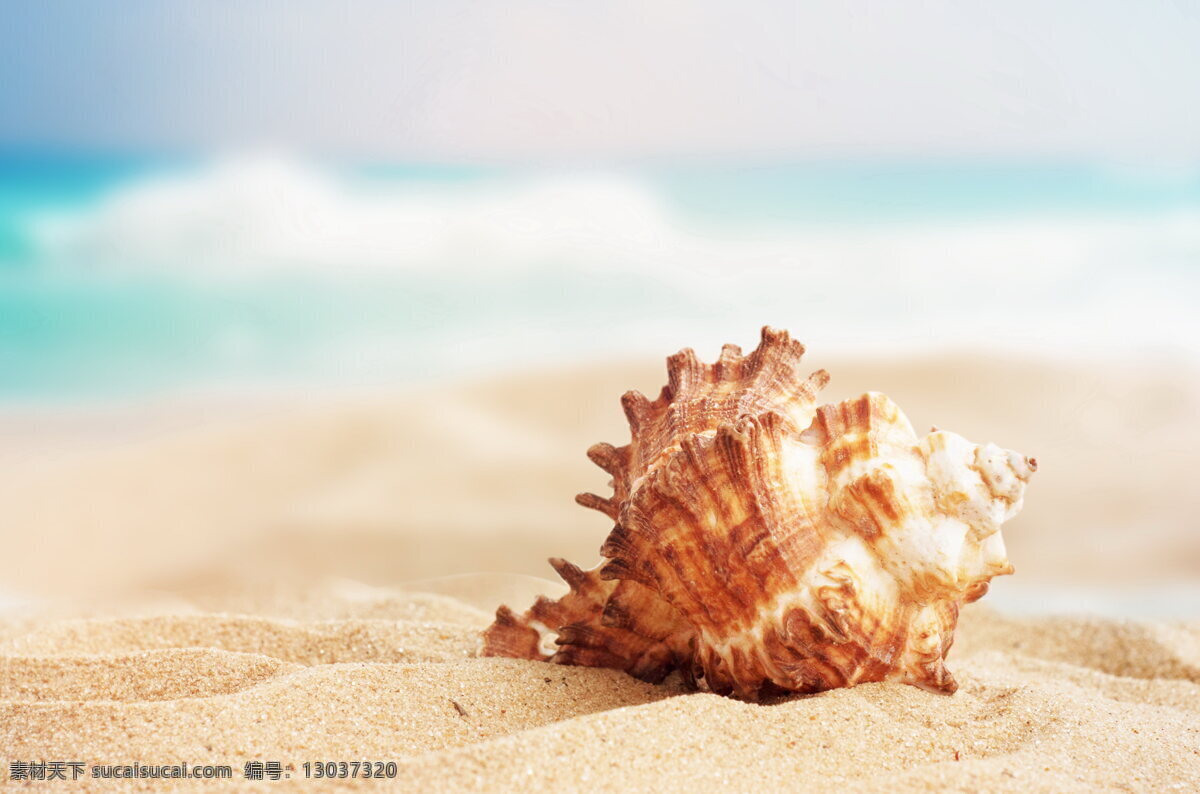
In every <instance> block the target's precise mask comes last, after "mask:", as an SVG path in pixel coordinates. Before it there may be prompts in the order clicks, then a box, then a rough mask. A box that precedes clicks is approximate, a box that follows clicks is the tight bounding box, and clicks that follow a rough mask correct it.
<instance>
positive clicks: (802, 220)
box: [0, 0, 1200, 615]
mask: <svg viewBox="0 0 1200 794" xmlns="http://www.w3.org/2000/svg"><path fill="white" fill-rule="evenodd" d="M2 13H3V17H4V24H3V25H0V52H2V53H3V55H2V56H0V440H2V443H0V466H3V472H4V473H3V477H2V478H0V516H3V519H2V520H0V524H3V525H4V526H3V529H0V533H2V538H3V543H4V546H5V549H6V553H5V554H4V555H0V557H3V560H2V561H0V593H3V594H7V595H6V597H8V598H10V599H12V600H21V599H24V598H29V597H33V596H34V595H41V594H52V595H58V594H91V593H99V592H108V591H111V590H121V589H127V588H151V589H161V590H170V591H172V592H184V591H186V592H187V594H188V595H189V596H190V597H197V598H198V597H200V596H199V595H198V594H202V593H203V592H209V591H212V590H215V589H221V588H224V587H227V586H230V585H229V584H228V583H229V582H231V581H234V580H236V581H237V582H239V583H240V585H239V586H246V583H247V582H248V581H254V580H261V581H268V580H272V579H273V578H275V579H278V578H286V577H288V576H308V577H315V576H332V575H336V576H342V577H349V578H351V579H353V580H355V581H364V582H372V583H394V582H398V581H402V580H405V579H413V578H422V577H432V576H441V575H445V574H458V573H466V572H468V571H477V570H496V571H523V572H528V573H532V574H542V575H545V574H548V569H547V568H546V567H545V565H544V562H543V560H544V558H545V556H546V555H547V554H551V553H554V554H562V555H564V556H575V557H577V558H579V561H580V562H582V563H585V564H588V563H590V562H591V561H592V560H593V559H594V558H595V555H596V548H597V547H598V546H599V543H600V541H601V540H602V538H603V536H604V534H605V532H606V531H607V526H606V525H605V524H604V522H602V521H600V520H599V519H598V518H597V517H595V516H590V515H587V514H586V511H583V510H581V509H580V508H577V507H575V506H574V505H573V504H572V503H571V495H572V494H573V493H574V492H576V491H583V490H597V489H600V490H603V481H604V477H603V475H602V474H600V473H599V472H598V471H597V470H595V469H593V468H592V467H590V464H588V463H587V461H586V460H585V459H584V457H583V452H584V450H585V449H586V447H587V446H588V445H589V444H590V443H592V442H594V441H598V440H602V439H606V440H610V441H614V442H622V441H623V440H624V439H625V438H626V433H627V430H626V429H625V428H624V426H623V420H622V419H621V416H620V410H619V407H618V402H617V400H618V397H619V395H620V394H621V392H623V391H624V390H626V389H628V388H635V387H636V388H640V389H642V390H644V391H646V392H650V393H656V392H657V389H658V388H659V387H660V386H661V384H662V382H663V381H664V378H665V372H664V369H663V367H662V363H661V362H662V357H663V356H665V355H666V354H669V353H672V352H674V351H675V350H678V349H679V348H681V347H684V346H691V347H694V348H695V349H696V350H697V352H698V353H699V354H700V356H701V357H702V358H704V359H707V360H712V359H714V358H715V357H716V354H717V352H718V350H719V348H720V345H721V344H722V343H724V342H736V343H740V344H742V345H743V347H745V348H747V349H749V348H751V347H753V345H754V344H755V343H756V341H757V335H758V329H759V327H760V326H762V325H763V324H768V323H769V324H771V325H774V326H778V327H783V328H787V329H789V330H790V331H791V332H792V334H793V335H794V336H796V337H797V338H799V339H801V340H803V341H804V342H805V343H806V345H807V346H808V348H809V350H810V356H811V358H812V361H813V367H814V369H815V368H816V367H818V366H825V367H827V368H829V369H830V370H831V371H832V373H833V376H834V381H833V384H832V385H831V387H830V389H829V391H828V392H827V396H828V397H829V398H830V399H840V398H843V397H847V396H851V395H853V394H855V393H858V392H861V391H863V390H866V389H877V390H882V391H886V392H888V393H889V394H891V395H892V396H893V397H894V398H896V399H897V401H898V402H899V403H900V404H901V406H903V407H905V408H906V410H908V412H909V415H910V416H911V417H912V418H913V421H914V423H915V424H916V425H917V426H918V427H920V428H921V429H924V427H927V426H928V425H930V424H934V423H936V424H937V425H938V426H939V427H945V428H948V429H952V430H956V431H959V432H962V433H963V434H964V435H967V436H968V437H970V438H971V439H972V440H975V441H980V442H982V441H988V440H992V441H995V442H997V443H1000V444H1002V445H1004V446H1007V447H1012V448H1015V449H1019V450H1020V451H1022V452H1025V453H1029V454H1036V455H1037V457H1038V459H1039V461H1040V462H1041V463H1042V471H1041V472H1039V475H1038V478H1037V479H1036V480H1035V482H1034V483H1033V485H1032V486H1031V488H1030V491H1029V495H1028V506H1027V509H1026V512H1025V513H1024V514H1023V515H1022V516H1021V518H1019V519H1018V520H1017V521H1015V522H1013V524H1012V525H1011V528H1010V529H1006V536H1007V537H1008V538H1009V546H1010V551H1011V557H1012V559H1013V560H1014V563H1015V565H1016V567H1017V570H1018V572H1019V575H1018V576H1017V577H1011V578H1010V580H1007V581H1004V582H998V583H997V584H996V591H995V595H994V596H993V597H991V598H989V601H994V602H995V603H996V604H998V605H1000V606H1002V607H1007V608H1010V609H1017V610H1022V609H1023V610H1101V611H1109V612H1116V613H1122V614H1153V615H1182V614H1190V615H1194V614H1196V611H1197V610H1198V609H1200V526H1198V525H1197V519H1196V516H1197V515H1200V501H1198V497H1197V495H1196V489H1195V488H1194V487H1192V486H1191V485H1190V476H1191V471H1192V470H1194V467H1195V465H1196V463H1197V456H1196V453H1195V450H1196V449H1197V442H1198V441H1200V418H1198V417H1200V412H1198V409H1200V396H1198V395H1200V391H1198V389H1197V385H1196V384H1197V379H1196V374H1195V373H1196V362H1197V358H1198V356H1200V318H1198V313H1197V312H1196V310H1195V306H1196V304H1197V300H1198V299H1200V289H1198V285H1200V270H1198V267H1200V101H1198V100H1197V97H1200V48H1197V47H1196V42H1197V41H1200V12H1198V11H1197V9H1196V8H1195V7H1194V6H1192V5H1190V4H1187V3H1178V2H1147V3H1139V4H1136V5H1134V4H1129V3H1110V2H1091V3H1083V2H1054V3H1034V2H1013V3H1006V4H1004V5H1003V7H998V6H996V5H995V4H990V3H983V2H973V1H972V2H965V3H964V2H956V3H950V2H933V3H920V4H911V3H890V2H887V3H873V4H870V5H868V6H861V7H854V6H846V5H844V4H835V3H802V4H798V3H774V2H751V3H739V4H726V3H709V2H702V3H678V2H643V3H625V2H616V3H603V4H590V5H580V4H574V3H562V2H525V1H524V0H516V1H515V2H509V3H504V4H483V3H476V2H458V1H457V0H450V1H449V2H439V3H392V2H368V1H367V0H356V1H355V2H347V3H339V4H327V3H316V2H297V1H296V0H293V1H292V2H287V3H284V2H249V3H232V2H203V3H202V2H168V3H163V2H139V1H134V2H126V3H120V4H115V3H103V2H95V1H94V0H88V1H85V2H70V3H68V2H57V1H54V0H51V1H49V2H42V3H36V4H24V5H9V6H6V8H5V9H4V11H3V12H2Z"/></svg>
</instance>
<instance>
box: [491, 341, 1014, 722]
mask: <svg viewBox="0 0 1200 794" xmlns="http://www.w3.org/2000/svg"><path fill="white" fill-rule="evenodd" d="M803 355H804V346H803V345H801V344H800V343H799V342H797V341H795V340H793V339H791V337H790V336H789V335H788V334H787V332H785V331H776V330H773V329H771V328H764V329H763V331H762V340H761V342H760V344H759V346H758V347H757V348H756V349H755V350H754V351H753V352H751V353H750V354H748V355H742V353H741V350H740V349H739V348H738V347H737V346H735V345H726V346H725V347H724V348H723V349H722V351H721V355H720V357H719V358H718V360H717V361H716V362H715V363H713V364H705V363H703V362H701V361H699V360H698V359H697V358H696V355H695V354H694V353H693V352H692V351H691V350H690V349H684V350H682V351H680V352H679V353H677V354H675V355H673V356H671V357H669V358H668V359H667V385H666V386H664V387H663V389H662V391H661V393H660V394H659V396H658V397H657V399H655V400H653V401H651V400H649V399H647V398H646V397H645V396H643V395H641V394H639V393H638V392H627V393H626V394H625V395H624V396H623V397H622V399H621V404H622V407H623V408H624V410H625V414H626V416H627V418H628V420H629V426H630V433H631V441H630V443H629V444H627V445H625V446H622V447H614V446H612V445H611V444H604V443H601V444H596V445H595V446H593V447H592V448H591V449H589V450H588V457H589V458H591V460H592V461H593V462H594V463H596V465H597V466H599V467H600V468H601V469H603V470H604V471H605V472H607V473H608V474H609V475H611V477H612V487H613V494H612V496H611V497H603V496H598V495H596V494H590V493H585V494H580V495H579V496H577V497H576V501H577V502H579V504H581V505H583V506H585V507H589V508H592V509H595V510H598V511H600V512H602V513H604V514H605V515H606V516H608V517H609V518H610V519H611V520H612V521H613V522H614V526H613V528H612V531H611V532H610V533H609V535H608V538H607V539H606V540H605V542H604V544H603V545H602V546H601V549H600V553H601V556H602V557H603V560H602V561H601V563H600V565H598V566H596V567H595V568H593V569H591V570H588V571H584V570H581V569H579V568H578V567H576V566H574V565H571V564H570V563H567V562H565V561H563V560H557V559H555V560H551V564H552V565H553V566H554V568H555V569H556V570H557V571H558V572H559V575H560V576H562V578H563V579H564V580H565V581H566V582H567V584H568V585H569V587H570V591H569V592H568V593H567V595H565V596H563V597H562V598H561V599H559V600H558V601H551V600H549V599H546V598H541V599H539V600H538V601H537V602H536V603H535V604H534V605H533V606H532V607H531V608H530V609H529V610H528V611H527V612H525V613H524V614H522V615H517V614H516V613H514V612H513V611H512V610H510V609H509V608H508V607H501V608H500V609H499V610H498V611H497V614H496V621H495V623H493V624H492V625H491V626H490V627H489V628H488V629H487V630H485V632H484V635H483V653H484V654H485V655H497V656H515V657H518V658H526V659H538V660H542V661H549V662H554V663H559V664H581V665H588V666H599V667H612V668H616V669H620V670H624V671H626V672H628V673H630V674H631V675H634V676H637V677H638V678H641V679H643V680H646V681H652V682H657V681H661V680H662V679H663V678H665V677H666V676H667V675H668V674H669V673H671V672H676V671H677V672H678V673H679V674H680V675H681V676H682V677H683V679H684V680H685V681H687V682H689V683H691V684H693V685H695V686H697V687H700V688H704V689H707V690H709V691H713V692H717V693H722V694H732V695H737V696H739V697H743V698H749V699H754V698H757V697H760V696H761V695H763V694H768V693H774V692H815V691H820V690H824V689H830V688H833V687H840V686H852V685H854V684H857V683H861V682H864V681H881V680H897V681H903V682H906V683H911V684H915V685H918V686H922V687H925V688H928V689H932V690H936V691H941V692H947V693H948V692H953V691H954V689H955V688H956V684H955V682H954V679H953V677H952V676H951V675H950V673H949V671H947V669H946V667H945V656H946V653H947V652H948V651H949V649H950V645H951V643H952V641H953V636H954V628H955V624H956V622H957V618H958V611H959V608H960V607H961V605H962V604H964V603H968V602H970V601H974V600H976V599H977V598H979V597H980V596H982V595H983V594H984V593H985V592H986V590H987V585H988V582H989V581H990V579H991V578H992V577H993V576H998V575H1001V574H1006V573H1011V572H1012V566H1011V565H1010V564H1009V562H1008V559H1007V556H1006V555H1005V551H1004V544H1003V540H1002V539H1001V537H1000V525H1001V524H1002V523H1003V522H1004V521H1006V520H1007V519H1009V518H1011V517H1012V516H1013V515H1015V514H1016V512H1017V511H1018V510H1019V509H1020V506H1021V500H1022V496H1023V493H1024V487H1025V484H1026V483H1027V482H1028V480H1029V477H1030V476H1031V474H1032V473H1033V471H1035V470H1036V467H1037V465H1036V461H1034V460H1033V459H1032V458H1025V457H1023V456H1021V455H1018V454H1017V453H1013V452H1009V451H1007V450H1003V449H1001V448H999V447H996V446H995V445H992V444H987V445H982V446H981V445H976V444H971V443H970V442H968V441H966V440H965V439H963V438H962V437H960V436H957V435H955V434H953V433H948V432H944V431H940V430H935V431H931V432H930V433H929V434H927V435H926V436H924V437H922V438H918V437H917V435H916V434H915V432H914V431H913V428H912V425H911V424H910V423H909V421H908V419H907V418H906V417H905V416H904V414H903V413H902V412H901V411H900V409H899V408H898V407H897V406H896V405H895V403H893V402H892V401H891V400H889V399H888V398H887V397H886V396H884V395H882V394H878V393H874V392H872V393H868V394H864V395H862V396H860V397H857V398H854V399H851V400H846V401H844V402H841V403H836V404H832V405H823V406H819V405H818V404H817V394H818V392H819V391H820V389H821V388H822V387H823V386H824V385H825V384H826V383H827V382H828V380H829V375H828V373H826V372H825V371H824V370H818V371H816V372H813V373H811V374H808V375H805V374H803V370H802V369H801V368H800V360H801V358H802V357H803Z"/></svg>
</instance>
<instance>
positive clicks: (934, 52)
mask: <svg viewBox="0 0 1200 794" xmlns="http://www.w3.org/2000/svg"><path fill="white" fill-rule="evenodd" d="M0 13H2V14H3V16H4V24H0V145H8V146H26V145H42V146H62V147H73V148H83V149H114V148H115V149H135V150H145V149H154V150H169V151H177V150H188V151H190V150H205V151H209V150H222V149H245V148H247V147H258V146H275V147H290V148H295V149H299V150H303V151H306V152H318V153H331V154H337V155H349V156H359V157H380V158H387V159H394V160H408V161H421V160H431V161H501V162H503V161H516V162H528V161H557V160H562V161H588V162H592V161H613V160H618V161H619V160H638V159H645V158H650V159H653V158H685V159H686V158H718V159H719V158H733V159H736V158H747V157H749V158H756V159H813V158H818V159H819V158H826V157H833V158H859V159H861V158H898V157H899V158H903V157H908V158H914V157H915V158H928V157H942V156H964V157H970V156H989V157H998V158H1023V159H1027V158H1041V157H1047V158H1064V157H1065V158H1074V159H1090V160H1103V161H1117V162H1129V163H1131V164H1136V165H1150V166H1153V165H1157V164H1162V165H1164V166H1169V167H1177V166H1179V165H1181V164H1182V165H1184V166H1187V167H1194V166H1195V165H1197V164H1200V46H1198V45H1197V42H1200V3H1195V2H1183V1H1182V0H1180V2H1157V1H1154V0H1145V1H1143V2H1137V3H1134V2H1123V3H1120V2H1111V1H1110V0H1092V1H1091V2H1086V1H1077V0H1067V1H1063V2H1048V1H1047V0H1006V2H1003V3H996V2H993V1H992V0H936V1H934V2H891V1H890V0H878V1H876V2H869V3H847V2H796V1H795V0H789V1H788V2H764V1H762V0H754V1H750V2H736V3H734V2H714V1H713V0H696V1H695V2H682V0H634V1H633V2H626V1H625V0H615V1H614V2H600V3H582V2H574V1H572V2H555V1H549V0H548V1H546V2H533V1H532V0H509V1H508V2H467V1H465V0H429V1H427V2H376V1H375V0H352V1H347V2H337V3H330V2H312V1H311V0H280V1H278V2H267V1H265V0H260V1H258V2H255V1H254V0H243V1H242V2H228V1H226V0H204V1H203V2H199V1H197V2H184V1H180V2H165V1H163V0H156V1H155V2H148V1H147V0H122V2H105V3H102V2H96V1H95V0H73V1H71V2H64V1H63V0H39V2H35V3H15V2H14V3H5V4H4V10H3V11H2V12H0Z"/></svg>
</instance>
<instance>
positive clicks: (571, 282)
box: [0, 151, 1200, 403]
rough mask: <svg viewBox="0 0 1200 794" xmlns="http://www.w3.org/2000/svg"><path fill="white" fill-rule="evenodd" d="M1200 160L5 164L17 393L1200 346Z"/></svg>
mask: <svg viewBox="0 0 1200 794" xmlns="http://www.w3.org/2000/svg"><path fill="white" fill-rule="evenodd" d="M1198 266H1200V174H1197V173H1194V172H1187V173H1183V172H1179V171H1157V172H1155V171H1147V170H1135V169H1121V168H1101V167H1098V166H1088V165H1073V164H1053V163H1050V164H1045V163H1043V164H1011V163H1006V164H1000V163H972V162H967V163H961V162H960V163H935V162H927V163H917V162H901V163H894V162H893V163H888V162H880V163H841V164H839V163H810V164H761V165H748V164H742V165H738V166H732V165H721V164H687V165H662V164H646V165H641V166H636V167H634V166H630V167H624V168H616V169H614V168H609V169H529V168H516V167H482V166H480V167H474V166H472V167H466V166H462V167H459V166H454V167H450V166H428V165H395V164H379V163H356V162H331V161H328V160H319V159H313V158H303V157H298V156H290V155H283V154H279V153H255V154H239V155H231V156H210V157H151V156H137V155H124V156H92V155H89V156H83V155H71V154H62V153H45V152H29V151H20V152H5V153H0V401H4V402H9V403H20V402H29V401H37V402H47V401H49V402H64V401H65V402H71V401H78V400H94V399H109V398H118V399H119V398H126V397H131V396H145V395H153V394H161V393H173V392H180V391H194V390H204V389H226V388H233V389H239V388H257V387H261V386H269V387H278V386H282V387H288V386H293V385H301V386H309V385H312V386H317V385H320V386H331V385H332V386H340V385H346V386H352V387H360V386H364V385H368V386H369V385H373V384H384V383H397V382H412V381H418V380H425V379H429V378H436V377H454V376H459V375H463V374H472V373H480V372H487V371H495V370H501V369H506V368H512V367H520V366H530V365H541V364H559V363H569V362H573V361H578V360H588V359H592V358H595V357H599V356H620V355H627V354H630V353H637V354H642V353H649V354H654V355H662V354H665V353H667V352H671V351H673V350H675V349H678V348H679V347H681V346H683V345H690V346H693V347H695V348H696V349H697V351H698V352H699V353H700V354H701V355H702V356H703V357H708V358H712V357H714V356H715V355H716V353H717V351H718V350H719V346H720V344H721V343H723V342H726V341H734V342H739V343H741V344H743V345H744V346H752V345H753V344H754V343H755V341H756V338H757V331H758V328H759V327H760V326H761V325H763V324H765V323H769V324H772V325H776V326H781V327H786V328H789V329H790V330H792V332H793V334H794V335H796V336H797V337H799V338H802V339H804V340H805V342H806V343H807V344H808V345H809V348H810V349H816V348H817V347H818V346H820V347H821V348H822V349H824V350H826V351H835V352H843V351H855V352H857V351H869V352H873V353H880V352H883V353H887V352H891V351H896V352H929V351H934V350H942V349H947V348H955V349H964V348H970V349H976V348H978V347H980V346H983V347H986V348H989V349H996V350H1001V351H1003V350H1020V351H1029V350H1033V351H1039V352H1044V353H1053V354H1061V355H1092V356H1103V355H1112V354H1113V353H1114V351H1120V352H1121V353H1122V354H1126V355H1131V356H1137V355H1159V354H1163V353H1165V354H1170V355H1184V356H1187V357H1193V358H1194V357H1196V356H1197V354H1198V353H1200V320H1198V319H1197V312H1196V311H1195V304H1196V301H1197V298H1200V267H1198Z"/></svg>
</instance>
